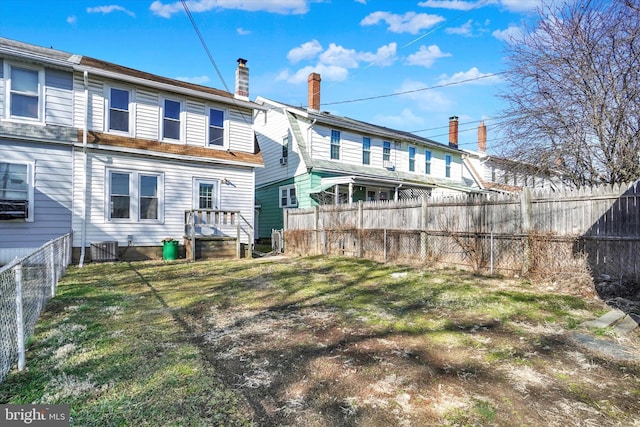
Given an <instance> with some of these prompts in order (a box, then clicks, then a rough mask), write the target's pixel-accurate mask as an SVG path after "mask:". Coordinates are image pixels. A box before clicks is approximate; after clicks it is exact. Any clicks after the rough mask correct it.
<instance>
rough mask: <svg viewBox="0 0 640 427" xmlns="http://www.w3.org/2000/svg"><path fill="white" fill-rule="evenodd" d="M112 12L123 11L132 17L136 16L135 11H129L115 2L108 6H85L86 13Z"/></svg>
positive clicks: (104, 13)
mask: <svg viewBox="0 0 640 427" xmlns="http://www.w3.org/2000/svg"><path fill="white" fill-rule="evenodd" d="M113 12H124V13H126V14H127V15H129V16H131V17H134V18H135V16H136V14H135V13H133V12H131V11H130V10H128V9H126V8H124V7H122V6H119V5H116V4H112V5H109V6H96V7H88V8H87V13H102V14H103V15H106V14H109V13H113Z"/></svg>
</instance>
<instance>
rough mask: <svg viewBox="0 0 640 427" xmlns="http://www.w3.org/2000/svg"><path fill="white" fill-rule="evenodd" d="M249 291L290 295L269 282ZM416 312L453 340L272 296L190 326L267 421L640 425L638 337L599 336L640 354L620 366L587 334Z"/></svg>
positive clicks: (188, 315) (221, 372)
mask: <svg viewBox="0 0 640 427" xmlns="http://www.w3.org/2000/svg"><path fill="white" fill-rule="evenodd" d="M243 286H245V287H247V286H248V287H249V289H251V288H253V289H254V290H255V291H259V292H261V293H263V294H268V293H269V292H273V293H277V292H279V291H280V290H279V289H278V288H275V287H272V285H271V284H270V283H268V282H264V281H260V280H253V281H252V282H251V284H247V283H245V284H244V285H243ZM486 286H487V289H488V290H495V288H496V287H498V288H500V289H502V290H509V289H510V282H509V281H508V280H507V281H500V280H487V283H486ZM519 291H521V289H519ZM532 291H538V289H532ZM265 292H266V293H265ZM589 298H592V297H591V296H589ZM413 309H414V310H423V311H424V315H425V316H432V317H433V321H434V322H438V321H446V325H447V326H446V328H445V329H447V330H448V331H449V332H451V333H450V334H448V333H446V332H447V330H445V333H441V332H429V331H406V332H398V331H396V330H393V329H390V328H388V327H380V326H376V325H372V324H371V322H367V321H366V320H367V319H365V318H363V317H362V314H361V312H359V311H355V310H354V311H353V313H350V312H349V311H348V310H347V312H344V311H342V310H338V309H336V308H335V307H331V306H328V305H324V304H322V303H317V302H313V301H307V302H305V303H302V304H293V305H284V306H283V305H274V304H272V303H270V300H269V299H268V298H267V299H264V300H263V301H262V303H260V304H255V303H251V304H245V303H242V302H241V301H236V300H233V299H229V300H227V301H226V302H225V303H222V304H220V303H218V304H207V303H203V304H198V305H195V306H192V307H190V308H189V309H188V311H186V312H184V316H183V317H182V320H181V321H183V322H185V326H186V327H187V328H188V329H187V330H188V331H189V332H190V333H191V336H192V338H193V340H195V341H196V342H197V344H198V346H199V347H200V348H201V349H202V352H203V354H205V357H206V359H207V360H208V361H209V363H211V364H212V365H213V367H214V368H215V371H216V372H217V375H218V376H219V380H221V381H223V382H224V383H226V385H227V386H228V387H230V388H232V389H234V390H236V392H237V393H238V394H239V395H240V396H242V399H243V401H244V404H245V405H246V411H247V413H248V414H250V416H251V418H252V419H253V420H254V422H255V424H256V425H260V426H276V425H290V426H359V425H363V426H427V425H451V426H474V425H487V426H489V425H500V426H517V425H523V426H542V425H544V426H572V425H576V426H578V425H579V426H640V419H638V418H637V417H636V416H635V414H637V413H640V369H639V363H638V359H637V357H635V356H638V355H640V339H639V336H638V333H637V331H636V332H633V333H631V334H628V335H626V336H614V335H612V334H607V333H604V335H603V336H601V337H598V339H604V340H608V341H609V342H613V343H614V344H619V345H620V346H621V347H620V348H621V349H622V351H623V352H624V353H625V354H628V355H631V357H630V358H628V359H627V360H616V359H615V357H613V356H612V355H611V354H608V353H606V352H597V351H596V352H594V351H592V350H589V349H587V348H586V347H584V346H582V345H580V343H579V342H578V341H577V340H576V339H574V338H573V337H574V336H575V334H576V333H577V332H580V333H586V334H590V333H592V331H588V330H587V329H586V328H584V329H583V328H580V327H578V328H577V329H574V330H568V329H565V328H563V327H559V326H557V325H555V324H546V323H545V322H544V321H540V322H536V323H532V322H530V321H527V320H523V321H522V322H518V321H517V320H516V321H514V322H513V323H511V324H510V325H509V327H506V326H505V325H504V324H503V323H502V322H501V321H500V320H498V319H494V318H489V317H488V318H485V319H479V318H473V317H470V316H468V315H467V314H466V312H465V310H464V308H460V309H449V308H447V307H430V306H428V305H425V306H424V307H413ZM375 315H376V316H378V317H383V318H384V316H385V313H382V312H380V313H375ZM359 316H360V317H359ZM514 326H515V331H516V332H515V333H514Z"/></svg>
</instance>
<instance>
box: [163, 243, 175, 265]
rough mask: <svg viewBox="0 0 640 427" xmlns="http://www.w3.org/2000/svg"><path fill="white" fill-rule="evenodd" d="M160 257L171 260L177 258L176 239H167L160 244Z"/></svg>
mask: <svg viewBox="0 0 640 427" xmlns="http://www.w3.org/2000/svg"><path fill="white" fill-rule="evenodd" d="M162 259H164V260H167V261H171V260H174V259H178V241H177V240H169V241H167V242H164V244H163V245H162Z"/></svg>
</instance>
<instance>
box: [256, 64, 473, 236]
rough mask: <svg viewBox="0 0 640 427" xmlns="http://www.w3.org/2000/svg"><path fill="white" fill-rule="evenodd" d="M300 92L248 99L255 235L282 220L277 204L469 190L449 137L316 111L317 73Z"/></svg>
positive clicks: (279, 224)
mask: <svg viewBox="0 0 640 427" xmlns="http://www.w3.org/2000/svg"><path fill="white" fill-rule="evenodd" d="M308 100H309V102H308V104H309V107H308V108H307V109H305V108H299V107H293V106H290V105H286V104H283V103H280V102H277V101H272V100H269V99H265V98H262V97H258V98H257V99H256V102H257V103H258V104H260V105H261V106H262V107H263V108H264V111H260V112H258V113H257V115H256V117H255V119H254V129H255V131H256V137H257V139H258V144H259V145H260V149H261V152H262V155H263V158H264V162H265V168H264V169H262V170H259V171H256V198H257V204H258V206H259V209H258V214H259V217H258V226H257V230H258V237H259V238H269V237H270V236H271V230H272V229H274V228H282V224H283V209H285V208H292V207H299V208H305V207H312V206H316V205H319V204H339V203H353V202H356V201H359V200H365V201H375V200H397V199H407V198H416V197H420V196H421V195H424V194H431V193H432V192H443V191H444V192H451V191H454V192H458V191H474V189H473V188H472V187H471V185H472V184H473V182H472V181H471V180H465V179H464V178H463V176H462V154H463V152H462V151H460V150H458V148H457V140H455V141H450V145H444V144H440V143H437V142H435V141H432V140H429V139H426V138H421V137H419V136H416V135H414V134H411V133H408V132H403V131H398V130H394V129H389V128H386V127H382V126H376V125H373V124H370V123H365V122H361V121H358V120H353V119H350V118H347V117H340V116H335V115H332V114H329V113H327V112H321V111H320V75H319V74H317V73H312V74H310V75H309V79H308ZM452 121H454V122H455V124H457V118H455V120H452Z"/></svg>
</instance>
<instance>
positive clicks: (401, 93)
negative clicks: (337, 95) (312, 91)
mask: <svg viewBox="0 0 640 427" xmlns="http://www.w3.org/2000/svg"><path fill="white" fill-rule="evenodd" d="M506 73H507V72H506V71H499V72H497V73H491V74H486V75H484V76H479V77H474V78H472V79H465V80H458V81H455V82H450V83H443V84H439V85H434V86H428V87H424V88H420V89H413V90H407V91H403V92H395V93H390V94H386V95H376V96H369V97H366V98H357V99H349V100H345V101H335V102H327V103H325V104H323V105H325V106H326V105H337V104H349V103H352V102H362V101H371V100H373V99H381V98H390V97H392V96H399V95H406V94H408V93H416V92H423V91H426V90H433V89H438V88H442V87H447V86H455V85H459V84H462V83H469V82H473V81H477V80H482V79H487V78H490V77H495V76H498V75H500V74H506Z"/></svg>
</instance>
